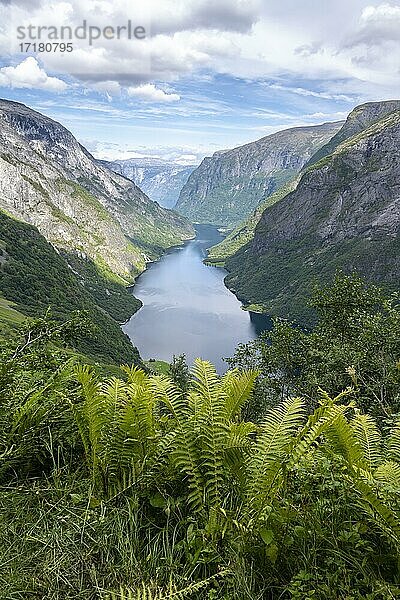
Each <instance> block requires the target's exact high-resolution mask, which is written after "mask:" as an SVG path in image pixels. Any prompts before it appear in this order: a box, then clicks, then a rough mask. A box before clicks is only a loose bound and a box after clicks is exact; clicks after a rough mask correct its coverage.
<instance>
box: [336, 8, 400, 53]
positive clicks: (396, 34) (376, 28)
mask: <svg viewBox="0 0 400 600" xmlns="http://www.w3.org/2000/svg"><path fill="white" fill-rule="evenodd" d="M360 23H361V27H360V29H359V31H357V32H356V33H355V34H354V35H351V36H349V38H348V40H347V41H346V43H345V47H352V46H358V45H360V44H365V45H366V46H380V45H382V44H384V43H385V42H389V41H395V42H398V41H399V38H400V6H393V5H391V4H380V5H379V6H367V7H366V8H364V10H363V11H362V14H361V19H360Z"/></svg>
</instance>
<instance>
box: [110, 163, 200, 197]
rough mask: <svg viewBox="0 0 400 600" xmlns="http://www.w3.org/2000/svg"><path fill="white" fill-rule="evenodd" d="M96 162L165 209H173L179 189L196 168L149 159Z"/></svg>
mask: <svg viewBox="0 0 400 600" xmlns="http://www.w3.org/2000/svg"><path fill="white" fill-rule="evenodd" d="M98 162H99V164H101V165H103V166H105V167H107V168H108V169H111V170H112V171H114V172H115V173H119V174H120V175H123V176H124V177H127V178H128V179H130V180H131V181H133V182H134V183H136V185H138V186H139V187H140V189H142V190H143V191H144V192H145V193H146V194H147V195H148V196H149V198H151V200H154V201H155V202H158V203H159V204H160V206H164V207H165V208H174V206H175V205H176V203H177V201H178V198H179V194H180V191H181V189H182V188H183V186H184V185H185V183H186V182H187V180H188V177H189V175H190V174H191V173H192V172H193V171H194V169H195V168H196V167H195V166H182V165H176V164H173V163H166V162H163V161H161V160H157V159H149V158H144V159H138V158H129V159H126V160H115V161H105V160H103V161H98Z"/></svg>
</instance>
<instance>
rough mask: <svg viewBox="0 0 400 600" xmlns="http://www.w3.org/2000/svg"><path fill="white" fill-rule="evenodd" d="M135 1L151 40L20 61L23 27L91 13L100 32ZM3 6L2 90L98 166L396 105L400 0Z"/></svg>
mask: <svg viewBox="0 0 400 600" xmlns="http://www.w3.org/2000/svg"><path fill="white" fill-rule="evenodd" d="M133 5H134V6H135V11H134V14H135V15H136V22H137V23H138V22H143V23H145V24H146V29H148V32H149V33H148V37H147V39H146V40H144V41H143V42H139V41H130V42H127V41H121V40H115V41H113V42H109V41H102V40H98V41H97V42H96V43H95V44H93V46H91V47H89V46H88V45H87V43H86V42H85V41H82V42H81V41H77V40H74V51H73V52H72V53H71V54H70V55H68V56H66V55H65V54H64V55H61V54H60V53H51V54H45V53H40V54H39V53H37V54H35V53H30V54H23V53H21V52H18V45H17V43H16V40H15V28H16V25H17V24H21V23H22V24H24V25H26V24H28V23H48V22H49V18H50V17H49V15H51V19H52V20H51V23H52V24H56V25H58V24H63V23H64V24H65V23H72V24H74V25H79V24H80V23H82V20H83V19H94V17H93V15H94V14H95V15H96V19H95V21H94V22H96V23H98V24H99V26H101V27H104V26H108V25H109V24H111V25H116V24H117V23H123V22H125V19H126V18H128V17H130V16H131V15H132V6H133ZM300 5H301V9H300ZM1 11H3V14H0V16H2V23H3V31H0V95H1V96H2V97H3V98H8V99H11V100H16V101H19V102H24V103H25V104H27V105H29V106H31V107H32V108H35V109H36V110H39V111H40V112H43V113H45V114H47V115H49V116H51V117H53V118H55V119H57V120H58V121H60V122H62V123H63V124H64V125H65V126H66V127H67V128H68V129H70V130H71V131H72V132H73V133H74V134H75V135H76V137H77V138H78V139H79V140H80V141H81V142H82V143H83V144H84V145H86V146H87V147H88V148H89V149H90V150H91V151H92V152H93V153H94V154H95V155H97V156H100V157H103V158H125V157H130V156H135V155H144V156H159V157H163V158H165V159H167V160H174V161H178V162H183V163H185V162H187V163H191V162H198V161H199V160H200V159H201V158H202V157H203V156H204V155H209V154H211V153H212V152H214V151H216V150H220V149H222V148H229V147H233V146H236V145H240V144H243V143H246V142H248V141H252V140H254V139H257V138H260V137H262V136H264V135H268V134H269V133H272V132H274V131H276V130H278V129H282V128H287V127H293V126H298V125H305V124H306V125H310V124H316V123H321V122H324V121H333V120H341V119H343V118H345V116H346V114H347V113H348V112H349V111H350V110H351V109H352V108H353V107H354V106H355V105H357V104H359V103H361V102H365V101H370V100H380V99H388V98H395V97H400V90H399V83H398V82H399V74H400V64H399V57H400V45H399V40H400V4H399V2H389V3H382V2H361V1H358V0H348V1H346V2H344V1H342V0H339V2H336V3H334V4H333V3H331V2H328V1H326V2H321V1H319V2H316V1H315V2H312V1H311V0H304V1H303V2H302V3H298V2H293V1H292V0H281V1H279V2H278V1H275V2H274V1H272V0H271V1H269V2H260V1H257V0H230V1H229V2H228V1H227V0H220V2H219V3H218V2H215V1H214V2H210V1H209V0H186V2H183V1H182V2H181V1H180V0H175V1H172V0H163V1H162V2H161V0H148V2H146V7H143V6H142V4H141V3H135V2H133V3H132V2H130V3H129V4H127V3H126V2H125V0H114V2H111V1H108V0H85V1H84V2H83V1H82V0H81V1H79V2H78V1H77V0H69V1H68V0H66V1H63V2H51V1H50V2H49V1H47V0H34V1H33V2H32V0H31V2H28V1H27V0H15V2H10V3H6V4H5V3H4V1H3V2H2V4H1V5H0V12H1ZM140 11H142V12H140ZM143 11H145V12H143ZM146 11H147V12H146ZM139 13H140V15H139ZM91 22H93V21H91ZM82 65H83V66H82ZM82 71H84V75H82Z"/></svg>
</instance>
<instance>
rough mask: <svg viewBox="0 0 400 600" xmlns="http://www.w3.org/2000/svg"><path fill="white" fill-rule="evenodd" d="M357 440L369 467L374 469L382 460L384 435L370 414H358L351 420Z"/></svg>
mask: <svg viewBox="0 0 400 600" xmlns="http://www.w3.org/2000/svg"><path fill="white" fill-rule="evenodd" d="M351 425H352V428H353V430H354V433H355V436H356V438H357V442H358V443H359V445H360V447H361V448H362V452H363V459H364V461H365V463H366V466H367V469H368V470H370V471H372V470H373V469H374V468H375V467H376V466H377V465H378V464H379V463H380V461H381V460H382V455H381V444H382V437H381V434H380V432H379V429H378V427H377V426H376V423H375V421H374V419H373V418H372V417H370V416H369V415H362V414H357V416H356V417H355V418H354V419H353V421H352V422H351Z"/></svg>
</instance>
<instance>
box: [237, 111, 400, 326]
mask: <svg viewBox="0 0 400 600" xmlns="http://www.w3.org/2000/svg"><path fill="white" fill-rule="evenodd" d="M355 116H356V117H357V118H355ZM355 123H356V124H357V126H356V127H354V124H355ZM362 125H363V126H362ZM354 131H356V133H355V134H354V135H351V134H352V133H353V132H354ZM338 140H339V141H338ZM340 140H342V141H340ZM399 143H400V102H397V103H395V102H392V103H372V104H371V105H364V106H363V107H359V108H357V109H356V110H355V111H353V112H352V113H351V115H350V116H349V119H348V121H347V122H346V124H345V125H344V127H343V130H342V131H341V132H340V133H339V134H338V136H337V141H336V143H335V144H334V145H333V146H334V149H333V151H332V152H331V153H330V154H327V155H326V154H325V155H324V156H323V157H322V158H321V159H320V160H318V161H314V160H312V161H311V162H310V165H309V166H308V167H307V168H306V169H305V172H304V174H303V175H302V177H301V180H300V182H299V183H298V185H297V188H296V190H295V191H293V192H292V193H290V194H288V195H286V196H285V197H284V198H283V199H282V200H280V201H279V202H277V203H275V204H274V205H272V206H270V207H268V208H267V209H266V210H265V211H264V212H263V214H262V216H261V219H260V221H259V223H258V225H257V227H256V230H255V235H254V239H253V240H251V241H250V242H249V243H248V244H247V245H246V246H244V247H243V248H242V249H241V250H240V251H239V252H238V253H237V254H235V255H234V256H233V257H231V258H229V259H228V261H227V263H226V264H227V268H228V269H229V270H230V271H231V272H230V275H229V276H228V277H227V283H228V285H229V286H230V287H232V288H233V289H235V291H236V292H237V293H238V294H239V295H240V296H241V297H242V298H245V299H246V300H247V301H249V302H250V301H251V302H255V303H261V304H263V305H264V307H265V308H266V310H268V311H269V312H272V313H273V314H283V315H284V316H296V314H295V313H296V310H295V308H299V307H300V305H301V303H303V304H304V296H305V295H306V289H309V287H310V285H311V282H312V281H313V280H316V279H326V278H329V277H330V276H331V275H332V274H333V273H334V271H335V270H336V269H338V268H340V269H343V270H345V271H354V270H356V271H358V272H360V273H362V274H364V275H365V276H366V277H367V278H371V279H373V280H377V281H383V282H386V283H388V284H390V285H392V286H393V287H399V286H400V243H399V239H400V235H399V234H400V156H399V152H398V148H399Z"/></svg>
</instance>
